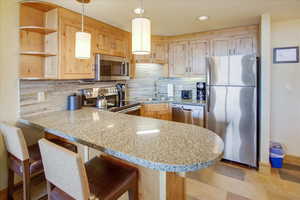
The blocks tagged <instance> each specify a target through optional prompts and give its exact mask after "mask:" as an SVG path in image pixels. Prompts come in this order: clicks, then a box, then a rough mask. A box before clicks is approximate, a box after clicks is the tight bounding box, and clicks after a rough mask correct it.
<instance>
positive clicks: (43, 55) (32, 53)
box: [20, 51, 56, 57]
mask: <svg viewBox="0 0 300 200" xmlns="http://www.w3.org/2000/svg"><path fill="white" fill-rule="evenodd" d="M20 54H21V55H31V56H41V57H49V56H56V54H53V53H49V52H37V51H22V52H20Z"/></svg>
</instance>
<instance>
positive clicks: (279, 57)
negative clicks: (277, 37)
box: [273, 47, 299, 64]
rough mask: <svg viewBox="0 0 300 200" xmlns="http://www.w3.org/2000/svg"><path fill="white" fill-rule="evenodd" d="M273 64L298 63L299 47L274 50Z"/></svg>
mask: <svg viewBox="0 0 300 200" xmlns="http://www.w3.org/2000/svg"><path fill="white" fill-rule="evenodd" d="M273 63H274V64H279V63H299V47H283V48H274V49H273Z"/></svg>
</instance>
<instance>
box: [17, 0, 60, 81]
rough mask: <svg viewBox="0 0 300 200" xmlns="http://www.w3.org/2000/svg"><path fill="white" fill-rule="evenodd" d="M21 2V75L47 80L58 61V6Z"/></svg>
mask: <svg viewBox="0 0 300 200" xmlns="http://www.w3.org/2000/svg"><path fill="white" fill-rule="evenodd" d="M41 5H42V4H41V3H40V2H37V3H32V2H26V1H25V2H23V3H21V5H20V28H19V29H20V55H21V56H20V78H22V79H44V78H51V77H47V76H45V74H47V73H48V72H49V69H53V68H57V63H58V56H57V53H58V45H57V43H58V42H57V41H58V37H57V29H58V21H57V17H58V8H57V6H56V5H53V4H50V3H45V4H43V6H42V7H41Z"/></svg>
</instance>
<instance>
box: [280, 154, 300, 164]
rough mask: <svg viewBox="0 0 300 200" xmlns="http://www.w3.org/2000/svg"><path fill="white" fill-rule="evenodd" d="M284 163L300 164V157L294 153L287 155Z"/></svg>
mask: <svg viewBox="0 0 300 200" xmlns="http://www.w3.org/2000/svg"><path fill="white" fill-rule="evenodd" d="M284 163H287V164H292V165H299V166H300V157H298V156H293V155H286V156H285V157H284Z"/></svg>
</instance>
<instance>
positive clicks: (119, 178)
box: [85, 157, 137, 199]
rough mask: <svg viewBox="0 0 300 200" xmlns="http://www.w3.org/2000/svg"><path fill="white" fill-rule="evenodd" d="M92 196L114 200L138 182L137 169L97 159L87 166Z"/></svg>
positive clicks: (101, 158) (100, 158)
mask: <svg viewBox="0 0 300 200" xmlns="http://www.w3.org/2000/svg"><path fill="white" fill-rule="evenodd" d="M85 168H86V172H87V177H88V181H89V186H90V192H91V194H92V195H94V196H96V197H98V198H99V199H114V198H116V197H117V196H118V194H123V193H124V192H125V191H126V190H128V188H129V186H131V185H130V184H131V183H132V182H133V181H135V180H137V169H136V168H134V167H129V166H125V165H122V164H120V163H118V162H116V161H112V160H108V159H105V158H103V157H95V158H94V159H92V160H90V161H88V162H87V163H86V164H85Z"/></svg>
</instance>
